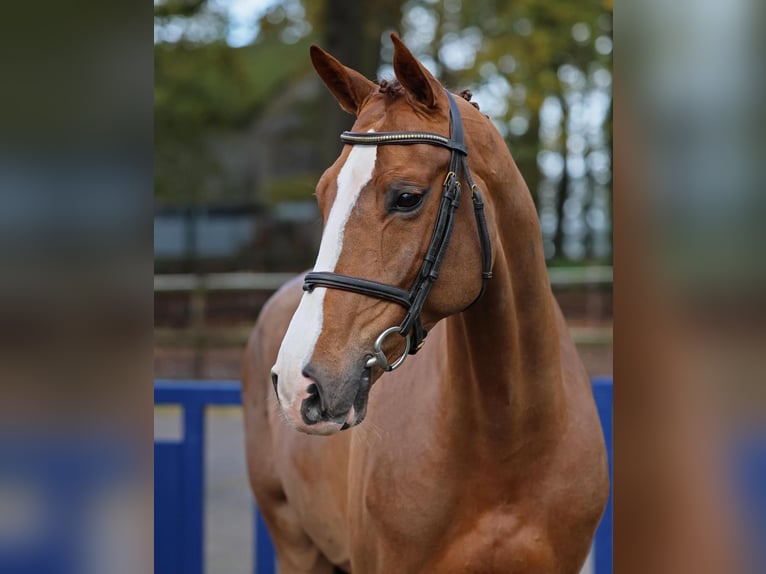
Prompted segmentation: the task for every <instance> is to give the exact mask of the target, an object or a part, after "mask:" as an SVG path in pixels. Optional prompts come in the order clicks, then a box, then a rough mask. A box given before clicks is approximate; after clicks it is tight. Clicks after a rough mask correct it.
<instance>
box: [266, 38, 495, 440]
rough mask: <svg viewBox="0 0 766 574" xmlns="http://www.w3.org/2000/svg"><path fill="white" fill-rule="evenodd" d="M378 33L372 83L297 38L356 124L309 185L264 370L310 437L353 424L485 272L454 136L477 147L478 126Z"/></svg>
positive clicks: (474, 209)
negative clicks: (385, 50) (311, 223)
mask: <svg viewBox="0 0 766 574" xmlns="http://www.w3.org/2000/svg"><path fill="white" fill-rule="evenodd" d="M392 39H393V42H394V50H395V51H394V61H393V63H394V71H395V75H396V79H394V80H391V81H389V82H381V84H380V85H378V84H375V83H373V82H371V81H370V80H368V79H367V78H365V77H364V76H363V75H361V74H360V73H359V72H356V71H354V70H352V69H350V68H347V67H346V66H344V65H343V64H341V63H340V62H339V61H338V60H336V59H335V58H333V57H332V56H330V55H329V54H327V53H326V52H324V51H323V50H321V49H320V48H318V47H317V46H312V47H311V59H312V62H313V64H314V68H315V69H316V71H317V73H318V74H319V76H320V77H321V79H322V80H323V82H324V83H325V84H326V86H327V88H328V89H329V90H330V92H331V93H332V94H333V96H334V97H335V98H336V99H337V101H338V103H339V104H340V106H341V108H343V109H344V110H345V111H346V112H349V113H351V114H353V115H355V116H356V122H355V123H354V125H353V128H352V131H351V132H344V134H343V136H342V139H343V141H344V142H345V143H346V144H347V145H345V146H344V148H343V150H342V153H341V154H340V156H339V157H338V159H337V160H336V161H335V163H333V165H331V166H330V167H329V168H328V169H327V170H326V171H325V173H324V174H323V175H322V177H321V178H320V180H319V183H318V185H317V188H316V196H317V201H318V203H319V208H320V211H321V213H322V218H323V222H324V228H323V233H322V240H321V244H320V247H319V254H318V256H317V259H316V264H315V265H314V269H313V271H312V272H311V273H309V274H308V275H307V277H306V284H305V285H304V290H305V293H304V294H303V296H302V299H301V301H300V304H299V306H298V308H297V310H296V311H295V314H294V316H293V318H292V320H291V322H290V325H289V327H288V329H287V333H286V334H285V337H284V339H283V341H282V345H281V347H280V350H279V354H278V357H277V361H276V363H275V365H274V367H273V369H272V381H273V383H274V388H275V391H276V393H277V397H278V400H279V404H280V408H281V409H282V412H283V414H284V416H285V418H286V419H287V421H288V422H290V423H291V424H292V425H293V426H295V427H296V428H297V429H299V430H301V431H303V432H306V433H310V434H332V433H335V432H337V431H339V430H341V429H344V428H347V427H349V426H354V425H356V424H359V423H360V422H361V421H362V420H363V419H364V416H365V413H366V409H367V400H368V395H369V392H370V389H371V387H372V385H373V384H374V383H375V382H376V381H377V380H378V379H379V378H380V377H381V375H382V374H383V373H384V372H385V371H387V370H392V369H393V368H395V367H397V366H398V365H399V364H401V362H402V361H403V360H404V358H405V357H406V356H407V354H408V353H414V352H417V350H418V348H419V347H420V346H421V345H422V343H423V339H424V337H425V334H426V333H427V332H428V330H429V329H430V328H432V327H433V325H434V324H436V322H437V321H439V320H440V319H442V318H444V317H447V316H449V315H453V314H456V313H459V312H461V311H463V310H464V309H466V308H467V307H468V306H470V305H471V303H472V302H474V301H475V300H476V299H477V298H478V297H479V296H480V294H481V293H482V292H483V288H484V284H485V282H486V279H487V278H488V277H489V276H491V273H490V272H489V268H490V267H491V255H490V244H491V242H490V237H492V236H493V235H494V232H495V226H494V222H493V221H492V217H491V213H489V214H488V215H490V217H488V218H486V219H485V217H484V205H483V202H482V199H481V195H480V192H479V190H480V189H481V188H482V186H483V180H482V178H481V175H482V171H483V170H486V169H487V167H486V166H487V165H489V164H488V163H486V162H482V163H481V169H476V170H475V171H473V172H469V170H468V159H467V154H466V148H465V147H461V146H464V143H467V144H468V145H474V144H475V145H476V146H477V148H479V149H480V148H481V146H482V142H483V141H487V139H486V137H485V138H484V139H482V137H481V134H479V135H477V134H475V133H472V132H476V131H481V130H488V129H492V128H491V124H490V122H489V121H488V120H487V119H486V118H485V117H484V116H483V115H482V114H480V113H479V112H478V111H477V110H476V109H474V107H472V106H471V105H469V104H467V102H465V101H464V100H462V99H461V98H455V97H453V96H452V95H450V94H448V93H447V92H446V90H445V89H444V88H443V87H442V86H441V84H440V83H439V82H438V81H437V80H436V78H434V77H433V75H431V73H430V72H429V71H428V70H427V69H426V68H425V67H424V66H423V65H422V64H421V63H420V62H419V61H418V60H417V59H416V58H415V57H414V56H413V55H412V53H411V52H410V51H409V50H408V49H407V48H406V46H405V45H404V44H403V43H402V41H401V40H400V39H399V38H398V37H397V36H396V35H392ZM454 116H457V117H454ZM461 117H463V118H466V119H468V120H469V121H461ZM464 130H465V133H464V134H463V131H464ZM439 138H441V139H439ZM388 144H393V145H388ZM473 153H474V152H473V150H472V156H471V157H472V163H471V166H472V168H473V167H474V165H475V164H474V160H473V157H474V156H473ZM471 175H473V178H471ZM461 189H462V190H463V191H464V193H463V196H464V201H460V195H461ZM487 211H488V212H491V205H488V206H487ZM485 221H488V223H489V225H487V223H485ZM437 279H438V280H437Z"/></svg>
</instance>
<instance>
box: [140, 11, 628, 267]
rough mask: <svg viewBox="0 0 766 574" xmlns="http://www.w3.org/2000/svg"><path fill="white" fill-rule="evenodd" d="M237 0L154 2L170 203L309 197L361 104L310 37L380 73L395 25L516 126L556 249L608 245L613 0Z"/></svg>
mask: <svg viewBox="0 0 766 574" xmlns="http://www.w3.org/2000/svg"><path fill="white" fill-rule="evenodd" d="M234 6H236V2H233V3H231V4H229V5H224V4H222V3H219V2H213V1H212V0H164V1H161V2H157V3H155V86H156V87H155V121H156V127H155V133H156V136H155V138H156V139H155V146H156V160H155V184H156V194H157V200H158V202H159V203H160V204H167V203H179V204H180V203H189V202H192V203H193V202H209V201H221V200H227V199H237V200H246V201H250V202H259V203H278V202H280V201H281V200H295V199H300V198H307V199H308V198H310V197H311V194H312V193H313V185H312V184H311V182H312V181H316V179H317V178H318V176H319V174H320V173H321V170H322V169H323V168H324V167H325V166H327V165H328V164H329V163H330V162H331V161H332V160H333V159H334V158H335V157H336V155H337V153H338V150H339V149H340V143H339V141H338V138H337V134H338V133H339V132H340V131H342V130H343V129H347V128H348V127H349V126H350V125H351V122H352V118H350V117H349V116H348V115H346V114H344V113H343V112H342V111H340V110H339V109H338V107H337V106H336V105H334V103H332V102H331V98H330V96H329V95H328V94H327V93H326V91H325V90H323V89H322V88H321V86H320V85H319V83H318V81H317V80H316V78H314V75H313V73H312V70H311V66H310V62H309V59H308V57H307V51H308V45H309V44H310V43H312V42H317V43H319V44H320V45H322V46H323V47H326V48H327V49H328V50H329V51H330V52H331V53H333V54H334V55H336V57H338V58H339V59H340V60H341V61H343V62H344V63H345V64H346V65H349V66H351V67H354V68H356V69H358V70H360V71H361V72H363V73H364V74H365V75H367V76H368V77H371V78H375V77H376V76H379V75H382V76H387V75H391V73H392V71H391V67H390V63H391V56H392V50H391V45H390V41H389V40H388V32H389V31H390V30H398V31H399V32H400V34H401V35H402V37H403V38H404V40H405V42H406V43H407V44H408V45H409V46H410V47H411V49H412V50H413V51H414V52H415V53H416V55H418V56H419V57H420V58H421V59H422V60H423V61H424V62H425V63H426V65H427V66H428V67H429V68H431V69H432V71H433V72H434V73H436V75H437V76H438V77H439V78H440V79H441V80H442V82H443V83H445V85H447V86H448V87H450V88H451V89H453V90H454V91H459V90H460V89H463V88H470V89H471V90H472V91H473V93H474V100H476V101H478V102H479V103H480V104H481V108H482V111H484V112H485V113H487V114H488V115H489V116H490V117H491V118H492V120H493V121H494V123H495V125H496V126H497V127H498V129H499V130H500V132H501V133H502V134H503V136H504V137H505V138H506V141H507V142H508V144H509V146H510V148H511V151H512V153H513V155H514V158H515V160H516V162H517V163H518V164H519V167H520V168H521V170H522V173H524V175H525V178H526V179H527V181H528V183H529V185H530V189H531V190H532V193H533V195H534V197H535V199H536V201H537V204H538V208H539V210H540V215H541V222H542V226H543V235H544V240H545V245H546V253H547V255H548V256H549V257H550V258H551V259H562V258H563V259H564V260H570V261H575V262H577V261H586V260H599V261H608V260H610V258H611V251H610V248H611V216H610V213H611V119H610V118H611V52H612V42H613V40H612V31H611V23H612V19H611V3H610V2H608V1H604V0H546V1H545V2H543V1H541V0H513V1H511V0H474V1H471V2H468V1H467V0H443V1H437V0H370V1H369V2H359V1H355V0H317V1H312V2H306V1H303V2H301V0H274V1H272V2H270V3H269V4H268V7H267V8H265V9H263V10H262V11H261V12H260V13H259V14H257V15H251V21H249V22H245V23H244V24H243V22H242V18H241V16H237V15H236V13H235V12H236V11H235V10H233V8H232V7H234ZM243 27H244V29H245V30H246V32H248V33H249V34H250V37H246V38H245V40H244V41H243V40H242V38H239V37H235V36H236V34H235V32H237V31H239V32H241V31H242V29H243ZM254 158H261V159H260V160H257V159H254ZM264 158H265V159H264ZM259 161H260V164H259Z"/></svg>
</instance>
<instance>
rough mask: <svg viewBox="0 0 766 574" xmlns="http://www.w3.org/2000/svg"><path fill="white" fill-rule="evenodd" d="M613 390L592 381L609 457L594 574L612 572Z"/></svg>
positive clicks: (602, 380) (608, 384)
mask: <svg viewBox="0 0 766 574" xmlns="http://www.w3.org/2000/svg"><path fill="white" fill-rule="evenodd" d="M613 393H614V389H613V387H612V379H608V378H597V379H594V380H593V398H595V399H596V408H597V409H598V416H599V418H600V419H601V428H602V429H603V431H604V442H605V443H606V452H607V456H608V457H609V500H608V501H607V504H606V510H604V516H603V517H602V518H601V523H600V524H599V525H598V529H597V530H596V539H595V540H594V545H595V549H594V559H595V560H594V561H595V568H594V570H595V574H612V570H613V564H612V561H613V558H614V550H613V546H612V544H613V540H612V531H613V526H614V524H613V516H612V506H613V498H614V485H613V484H612V483H613V470H612V468H613V462H614V442H613V428H612V409H613V402H614V394H613Z"/></svg>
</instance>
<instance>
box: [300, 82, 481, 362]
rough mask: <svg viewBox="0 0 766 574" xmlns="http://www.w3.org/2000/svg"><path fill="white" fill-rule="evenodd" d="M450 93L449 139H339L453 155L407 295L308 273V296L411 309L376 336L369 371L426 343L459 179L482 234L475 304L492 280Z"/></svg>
mask: <svg viewBox="0 0 766 574" xmlns="http://www.w3.org/2000/svg"><path fill="white" fill-rule="evenodd" d="M445 91H446V90H445ZM446 93H447V97H448V98H449V105H450V137H449V138H446V137H444V136H442V135H439V134H435V133H431V132H377V133H376V132H369V133H364V132H343V133H342V134H341V136H340V139H341V140H342V141H343V143H346V144H348V145H375V146H378V145H411V144H428V145H435V146H439V147H445V148H447V149H449V150H450V151H451V152H452V157H451V158H450V166H449V172H448V173H447V176H446V177H445V178H444V184H443V190H442V196H441V203H440V204H439V212H438V213H437V215H436V223H435V224H434V229H433V233H432V234H431V242H430V243H429V245H428V250H427V251H426V255H425V258H424V259H423V263H422V265H421V266H420V271H419V272H418V275H417V277H416V279H415V282H414V284H413V285H412V287H411V288H410V290H409V291H405V290H404V289H401V288H399V287H395V286H393V285H387V284H385V283H380V282H378V281H372V280H370V279H361V278H358V277H349V276H348V275H341V274H339V273H332V272H329V271H313V272H311V273H308V274H306V277H305V279H304V283H303V290H304V291H309V292H310V291H312V290H313V289H314V288H315V287H326V288H331V289H341V290H344V291H351V292H354V293H360V294H362V295H367V296H368V297H376V298H378V299H383V300H386V301H391V302H392V303H396V304H398V305H401V306H402V307H404V308H405V309H407V314H406V315H405V317H404V320H403V321H402V322H401V323H400V324H399V325H398V326H395V327H390V328H388V329H386V330H385V331H383V332H382V333H381V334H380V335H379V336H378V338H377V340H376V341H375V354H374V356H372V357H370V358H369V359H368V361H367V363H366V367H368V368H369V367H374V366H378V367H380V368H381V369H383V370H384V371H393V370H394V369H396V368H397V367H399V366H400V365H401V364H402V363H403V362H404V360H405V359H406V358H407V354H410V355H414V354H415V353H417V352H418V351H419V350H420V348H421V347H422V346H423V344H424V343H425V338H426V335H427V331H426V330H425V328H424V327H423V324H422V323H421V320H420V312H421V311H422V309H423V305H424V304H425V302H426V298H427V297H428V294H429V293H430V291H431V287H433V284H434V283H435V282H436V280H437V279H438V277H439V269H440V267H441V264H442V261H443V260H444V255H445V254H446V252H447V247H448V246H449V241H450V238H451V237H452V231H453V228H454V226H455V212H456V211H457V207H458V205H459V204H460V194H461V185H460V181H461V175H464V176H465V181H466V183H467V184H468V186H469V187H470V189H471V199H472V200H473V209H474V214H475V216H476V226H477V228H478V232H479V243H480V244H481V261H482V271H481V279H482V282H481V291H480V292H479V295H478V296H477V297H476V299H475V300H474V301H473V303H475V302H476V301H478V300H479V299H480V298H481V296H482V295H483V294H484V291H485V290H486V287H487V281H488V280H489V279H490V278H491V277H492V271H491V267H492V246H491V244H490V240H489V232H488V231H487V222H486V218H485V217H484V201H483V200H482V198H481V194H480V193H479V189H478V188H477V187H476V185H475V184H474V183H473V180H472V179H471V173H470V172H469V171H468V150H467V148H466V147H465V143H464V140H463V123H462V121H461V119H460V111H459V110H458V108H457V104H456V103H455V99H454V98H453V97H452V94H450V93H449V92H448V91H447V92H446ZM473 303H471V305H473ZM469 306H470V305H469ZM393 333H399V334H400V335H401V336H402V337H404V338H405V350H404V353H402V356H401V357H399V358H398V359H397V360H396V361H394V362H393V363H389V362H388V358H387V357H386V354H385V353H384V352H383V349H382V347H383V341H385V339H386V338H387V337H388V336H389V335H391V334H393Z"/></svg>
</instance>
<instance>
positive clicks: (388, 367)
mask: <svg viewBox="0 0 766 574" xmlns="http://www.w3.org/2000/svg"><path fill="white" fill-rule="evenodd" d="M401 330H402V329H401V327H399V326H398V325H397V326H396V327H389V328H388V329H386V330H385V331H383V332H382V333H381V334H380V335H378V338H377V339H375V356H373V357H370V358H369V359H368V360H367V363H365V367H367V368H371V367H375V366H378V367H380V368H381V369H383V370H384V371H386V372H390V371H393V370H394V369H398V368H399V367H400V366H401V365H402V363H403V362H404V360H405V359H406V358H407V355H408V354H409V352H410V334H409V333H407V334H406V335H405V336H404V353H402V356H401V357H399V358H398V359H397V360H396V361H394V362H393V364H391V363H389V362H388V357H386V354H385V353H384V352H383V341H385V340H386V337H388V336H389V335H390V334H391V333H401Z"/></svg>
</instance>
